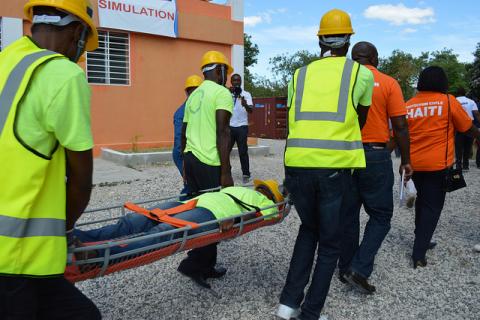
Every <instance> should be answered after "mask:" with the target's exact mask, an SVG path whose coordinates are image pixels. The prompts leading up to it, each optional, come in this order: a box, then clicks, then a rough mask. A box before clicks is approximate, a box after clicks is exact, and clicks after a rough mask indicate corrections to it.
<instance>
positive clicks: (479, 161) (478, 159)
mask: <svg viewBox="0 0 480 320" xmlns="http://www.w3.org/2000/svg"><path fill="white" fill-rule="evenodd" d="M475 143H476V144H477V155H476V156H475V162H476V163H477V167H478V168H479V169H480V140H479V139H476V140H475Z"/></svg>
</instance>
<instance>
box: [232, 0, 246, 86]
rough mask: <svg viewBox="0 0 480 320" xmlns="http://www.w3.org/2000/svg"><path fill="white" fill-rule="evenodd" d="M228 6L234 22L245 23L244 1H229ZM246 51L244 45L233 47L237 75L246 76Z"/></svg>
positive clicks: (233, 63) (234, 66)
mask: <svg viewBox="0 0 480 320" xmlns="http://www.w3.org/2000/svg"><path fill="white" fill-rule="evenodd" d="M228 5H230V6H231V7H232V20H235V21H241V22H243V17H244V8H243V0H229V1H228ZM244 58H245V49H244V46H243V45H234V46H233V47H232V65H233V68H234V69H235V73H238V74H239V75H241V76H242V80H243V76H244V70H245V64H244Z"/></svg>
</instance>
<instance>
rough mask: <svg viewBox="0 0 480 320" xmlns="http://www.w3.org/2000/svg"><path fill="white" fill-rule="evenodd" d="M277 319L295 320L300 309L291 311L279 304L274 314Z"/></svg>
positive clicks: (291, 309)
mask: <svg viewBox="0 0 480 320" xmlns="http://www.w3.org/2000/svg"><path fill="white" fill-rule="evenodd" d="M276 315H277V317H279V318H282V319H285V320H290V319H291V318H296V317H298V316H299V315H300V309H293V308H290V307H289V306H286V305H284V304H280V305H279V306H278V309H277V313H276Z"/></svg>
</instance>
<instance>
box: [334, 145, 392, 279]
mask: <svg viewBox="0 0 480 320" xmlns="http://www.w3.org/2000/svg"><path fill="white" fill-rule="evenodd" d="M364 148H365V157H366V161H367V167H366V169H357V170H355V172H354V173H353V184H352V185H353V188H352V190H351V192H350V197H349V203H350V205H349V209H348V210H347V213H346V216H345V229H344V236H343V240H342V253H341V255H340V260H339V262H338V267H339V269H340V272H342V273H345V272H347V271H349V270H351V271H354V272H356V273H358V274H359V275H361V276H363V277H365V278H368V277H370V275H371V274H372V271H373V264H374V260H375V256H376V254H377V252H378V250H379V249H380V246H381V245H382V242H383V240H384V239H385V237H386V235H387V234H388V232H389V231H390V220H391V219H392V215H393V180H394V176H393V168H392V159H391V156H390V151H388V149H374V148H372V147H368V146H365V147H364ZM362 205H363V207H364V208H365V211H366V212H367V214H368V216H369V219H368V222H367V225H366V227H365V232H364V235H363V239H362V242H361V244H360V245H359V244H358V242H359V234H360V208H361V207H362Z"/></svg>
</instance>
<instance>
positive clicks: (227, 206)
mask: <svg viewBox="0 0 480 320" xmlns="http://www.w3.org/2000/svg"><path fill="white" fill-rule="evenodd" d="M225 193H229V194H231V195H232V196H234V197H235V198H237V199H239V200H241V201H243V202H245V203H247V204H249V205H252V206H255V207H258V208H260V209H263V208H267V207H270V206H273V205H274V202H273V201H272V200H269V199H268V198H267V197H266V196H264V195H263V194H261V193H260V192H258V191H255V190H253V189H249V188H245V187H228V188H225V189H222V190H220V191H219V192H209V193H204V194H202V195H201V196H198V197H197V198H195V199H197V200H198V202H197V207H201V208H205V209H207V210H210V211H211V212H212V214H213V215H214V216H215V218H217V219H225V218H229V217H233V216H236V215H239V214H241V213H243V212H247V211H250V210H246V209H245V208H242V207H241V206H240V205H238V204H237V203H236V202H235V201H234V200H233V199H232V198H231V197H229V196H228V195H226V194H225ZM276 211H277V209H276V208H275V207H274V208H270V209H265V210H262V212H261V213H262V215H269V214H273V213H275V212H276Z"/></svg>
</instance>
